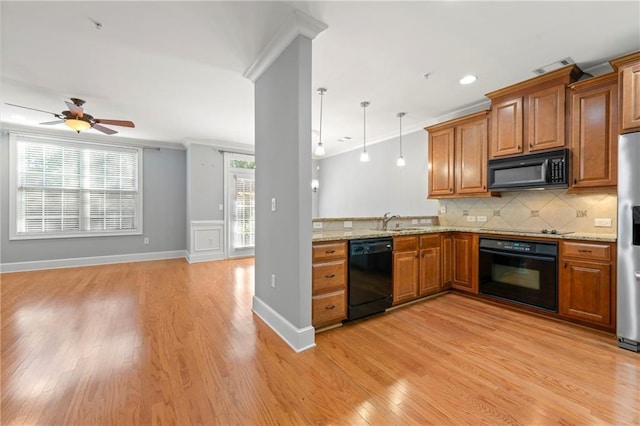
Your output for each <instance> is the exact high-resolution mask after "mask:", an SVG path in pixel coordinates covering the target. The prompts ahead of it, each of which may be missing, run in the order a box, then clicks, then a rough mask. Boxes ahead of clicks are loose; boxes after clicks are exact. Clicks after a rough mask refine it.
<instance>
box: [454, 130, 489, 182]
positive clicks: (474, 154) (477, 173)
mask: <svg viewBox="0 0 640 426" xmlns="http://www.w3.org/2000/svg"><path fill="white" fill-rule="evenodd" d="M455 138H456V147H455V156H456V163H455V164H456V166H455V169H456V178H455V184H456V194H469V193H482V192H487V157H488V154H487V120H486V119H482V120H477V121H474V122H472V123H467V124H461V125H460V126H458V127H456V134H455Z"/></svg>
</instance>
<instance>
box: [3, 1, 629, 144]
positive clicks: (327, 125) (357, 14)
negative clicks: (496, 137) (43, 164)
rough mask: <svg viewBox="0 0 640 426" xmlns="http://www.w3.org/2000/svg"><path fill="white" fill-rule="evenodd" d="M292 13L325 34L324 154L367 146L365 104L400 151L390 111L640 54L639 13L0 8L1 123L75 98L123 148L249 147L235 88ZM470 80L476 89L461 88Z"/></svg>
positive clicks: (460, 6)
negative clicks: (130, 144)
mask: <svg viewBox="0 0 640 426" xmlns="http://www.w3.org/2000/svg"><path fill="white" fill-rule="evenodd" d="M294 9H298V10H300V11H302V12H305V13H307V14H309V15H311V16H313V17H314V18H316V19H318V20H320V21H322V22H324V23H326V24H327V25H328V29H327V30H325V31H324V32H322V33H320V34H319V35H318V36H317V37H316V39H315V40H314V41H313V90H314V97H313V99H314V108H313V128H314V130H315V132H314V136H313V140H314V142H317V134H316V133H317V128H318V121H319V110H318V107H319V96H318V95H317V94H316V93H315V89H317V88H318V87H326V88H327V89H328V91H327V94H326V95H325V98H324V111H323V112H324V117H323V129H322V130H323V132H322V133H323V140H324V142H325V146H326V147H327V151H328V154H335V153H337V152H343V151H346V150H350V149H354V148H357V147H361V145H362V133H363V125H362V108H361V107H360V102H361V101H370V102H371V105H370V106H369V108H367V143H374V142H376V141H379V140H384V139H387V138H389V137H394V136H397V133H398V119H397V118H396V113H398V112H400V111H406V112H407V116H406V117H405V118H404V120H403V128H404V129H405V132H408V131H411V130H414V129H419V128H422V127H424V126H425V125H428V124H431V123H434V122H436V121H437V120H440V119H443V118H446V117H450V116H454V115H456V113H458V111H461V110H463V109H471V110H472V109H474V106H475V108H476V109H477V108H478V105H479V104H481V103H482V102H483V101H486V99H485V98H484V96H483V95H484V94H485V93H488V92H490V91H493V90H496V89H499V88H502V87H505V86H507V85H510V84H513V83H516V82H518V81H522V80H524V79H527V78H530V77H533V76H534V74H533V73H532V70H534V69H536V68H539V67H541V66H544V65H547V64H549V63H552V62H555V61H557V60H560V59H563V58H565V57H571V58H573V59H574V60H575V62H576V63H578V64H579V65H580V67H581V68H582V69H583V70H585V69H587V70H588V69H590V68H593V67H594V66H596V65H599V64H602V63H603V62H606V61H607V60H608V59H611V58H613V57H617V56H621V55H623V54H625V53H629V52H632V51H635V50H640V2H638V1H626V2H611V1H602V2H594V1H582V2H580V1H571V2H553V1H548V2H515V1H513V2H504V1H502V2H479V1H472V2H461V1H443V2H397V1H387V2H325V1H323V2H266V1H260V2H213V1H208V2H207V1H205V2H180V1H174V2H150V1H143V2H97V1H88V2H79V1H78V2H54V1H47V2H25V1H20V2H11V1H2V2H0V13H1V17H0V18H1V36H2V39H1V47H2V53H1V61H2V63H1V69H2V79H1V84H2V86H1V90H2V91H1V93H2V105H1V106H0V120H1V121H3V122H6V123H16V122H18V120H16V119H15V118H14V115H15V114H19V115H22V116H23V117H24V119H23V121H22V122H21V124H23V125H28V126H38V123H40V122H43V121H50V120H52V119H54V118H53V117H52V116H49V115H47V114H43V113H38V112H34V111H29V110H25V109H19V108H15V107H11V106H7V105H5V104H4V103H5V102H9V103H15V104H19V105H24V106H29V107H33V108H38V109H42V110H46V111H52V112H57V113H59V112H61V111H62V110H63V109H66V108H65V106H64V103H63V102H64V101H65V100H67V99H68V98H70V97H79V98H82V99H84V100H86V101H87V103H86V105H85V111H87V112H88V113H90V114H92V115H94V116H95V117H99V118H111V119H127V120H132V121H134V122H135V123H136V128H135V129H127V128H120V127H113V128H115V129H116V130H118V131H119V132H120V133H119V134H118V135H117V136H124V137H127V138H134V139H142V140H152V141H164V142H182V141H185V140H187V139H199V140H203V141H223V142H225V143H227V144H229V143H230V144H253V139H254V129H253V128H254V120H253V84H252V83H251V82H250V81H249V80H247V79H246V78H244V77H243V76H242V74H243V72H244V71H246V70H247V68H249V66H250V65H251V64H252V63H253V61H254V60H255V59H256V57H257V56H258V55H259V53H260V51H261V50H262V49H263V48H264V46H265V45H266V44H267V43H268V42H269V40H270V39H271V38H272V37H273V36H274V35H275V33H276V31H277V30H278V29H279V28H280V26H281V25H282V24H283V23H284V22H285V21H286V20H287V19H288V17H289V16H290V15H291V14H292V11H293V10H294ZM92 20H95V21H99V22H100V23H102V28H101V29H99V30H98V29H96V28H95V26H94V24H93V23H92ZM425 73H430V74H431V76H430V78H429V79H425V78H424V74H425ZM465 74H475V75H478V77H479V79H478V81H477V82H476V83H474V84H472V85H469V86H461V85H460V84H459V83H458V80H459V79H460V78H461V77H462V76H464V75H465ZM41 127H42V126H41ZM60 128H64V126H63V125H60ZM67 131H70V130H67ZM90 132H95V131H94V130H91V131H90ZM96 133H97V132H96ZM117 136H111V138H114V137H117ZM343 136H351V137H352V138H353V139H352V140H351V141H350V142H338V139H339V138H341V137H343Z"/></svg>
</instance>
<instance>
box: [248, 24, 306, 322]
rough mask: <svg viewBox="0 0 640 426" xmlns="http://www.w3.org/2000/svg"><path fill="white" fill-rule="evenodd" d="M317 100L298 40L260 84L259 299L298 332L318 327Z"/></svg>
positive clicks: (257, 91)
mask: <svg viewBox="0 0 640 426" xmlns="http://www.w3.org/2000/svg"><path fill="white" fill-rule="evenodd" d="M311 92H312V90H311V40H309V39H308V38H306V37H303V36H298V37H297V38H296V39H295V40H294V41H293V42H292V43H291V44H290V45H289V46H288V47H287V48H286V49H285V51H284V52H283V53H282V54H281V55H280V56H279V57H278V58H277V59H276V60H275V62H274V63H273V64H272V65H271V66H270V67H269V68H268V69H267V70H266V71H265V72H264V73H263V74H262V75H261V76H260V78H258V80H257V81H256V83H255V120H256V124H255V126H256V127H255V132H256V163H257V164H258V167H257V168H256V257H255V271H256V272H255V295H256V297H258V298H259V299H260V300H262V301H263V302H264V303H265V304H267V305H268V306H269V307H270V308H271V309H273V310H274V311H276V312H277V313H279V314H280V315H281V316H283V317H284V318H285V319H287V320H288V321H289V322H290V323H291V324H293V325H294V326H296V327H298V328H304V327H309V326H311V189H310V184H311ZM272 197H275V198H276V200H277V210H276V211H275V212H272V211H271V198H272ZM271 274H276V288H271Z"/></svg>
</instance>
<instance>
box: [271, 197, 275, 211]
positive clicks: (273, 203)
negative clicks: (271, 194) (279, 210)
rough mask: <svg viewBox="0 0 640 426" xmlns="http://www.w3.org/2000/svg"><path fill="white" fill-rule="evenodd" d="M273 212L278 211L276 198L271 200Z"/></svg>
mask: <svg viewBox="0 0 640 426" xmlns="http://www.w3.org/2000/svg"><path fill="white" fill-rule="evenodd" d="M271 211H272V212H275V211H276V199H275V198H272V199H271Z"/></svg>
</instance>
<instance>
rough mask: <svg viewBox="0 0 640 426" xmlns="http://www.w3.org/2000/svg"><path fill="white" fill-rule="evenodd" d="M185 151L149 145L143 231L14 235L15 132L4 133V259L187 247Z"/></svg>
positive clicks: (0, 159)
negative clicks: (11, 231) (11, 193)
mask: <svg viewBox="0 0 640 426" xmlns="http://www.w3.org/2000/svg"><path fill="white" fill-rule="evenodd" d="M185 165H186V154H185V151H181V150H172V149H161V150H160V151H157V150H153V149H145V150H144V154H143V203H144V205H143V228H144V229H143V230H144V236H147V237H149V238H150V244H148V245H145V244H143V236H142V235H141V236H112V237H83V238H58V239H45V240H20V241H9V137H8V135H2V137H1V138H0V210H1V214H0V219H1V223H0V227H1V230H2V232H1V233H0V237H1V239H2V241H1V243H0V244H1V248H2V250H1V251H0V263H13V262H28V261H36V260H54V259H70V258H78V257H90V256H109V255H119V254H131V253H147V252H161V251H173V250H184V249H185V241H186V235H185V226H184V224H185V222H186V194H185V188H186V167H185Z"/></svg>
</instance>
